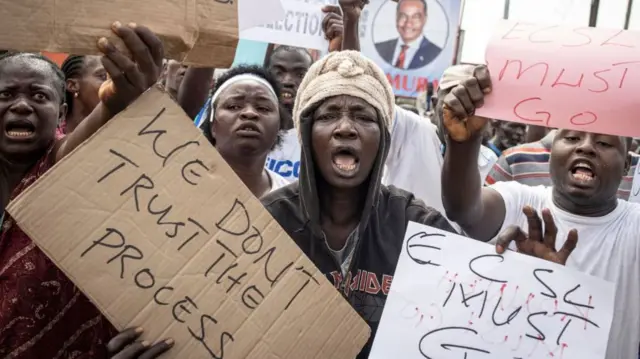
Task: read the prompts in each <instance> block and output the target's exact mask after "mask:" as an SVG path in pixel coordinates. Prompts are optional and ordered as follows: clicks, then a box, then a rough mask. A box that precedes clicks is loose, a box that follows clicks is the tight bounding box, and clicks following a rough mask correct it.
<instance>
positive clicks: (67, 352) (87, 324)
mask: <svg viewBox="0 0 640 359" xmlns="http://www.w3.org/2000/svg"><path fill="white" fill-rule="evenodd" d="M113 31H114V33H115V34H117V35H118V36H119V37H120V38H122V40H123V41H124V43H125V44H126V46H127V48H128V49H129V51H130V53H131V54H132V56H133V60H130V59H129V57H127V56H126V55H125V54H123V53H121V52H120V51H118V50H117V49H116V48H115V47H114V46H113V45H112V44H110V43H109V42H108V41H107V40H106V39H100V41H99V42H98V45H99V49H100V51H101V52H102V53H103V54H104V56H103V57H102V64H103V66H104V68H105V71H106V72H107V73H109V75H110V76H111V78H112V82H111V83H110V86H112V87H111V90H112V91H105V92H104V93H103V96H102V98H100V101H99V102H98V103H97V105H96V106H94V107H95V108H93V111H92V112H91V113H90V114H89V115H88V116H87V117H86V118H84V119H81V121H78V124H77V127H76V128H75V130H74V131H73V132H71V133H70V134H69V135H67V136H65V137H64V138H63V139H56V128H57V125H58V122H59V121H60V120H61V119H64V118H65V115H66V113H67V105H66V104H65V76H64V74H63V73H62V72H61V71H60V70H59V69H58V67H57V66H56V65H55V64H54V63H52V62H51V61H49V60H48V59H46V58H45V57H42V56H40V55H35V54H30V53H9V54H6V55H4V56H3V57H2V58H0V123H1V125H2V127H3V131H0V159H1V161H0V171H1V175H0V198H1V203H2V212H3V213H4V209H5V208H6V206H7V204H8V203H9V201H10V200H12V199H14V198H15V197H16V196H18V195H19V194H20V193H22V192H23V191H25V190H26V189H27V188H28V187H29V186H30V185H31V184H33V183H34V182H35V181H36V180H37V179H38V178H39V177H41V176H42V175H43V174H44V173H45V172H46V171H47V170H49V169H50V168H51V167H52V166H53V165H54V164H55V163H56V162H58V161H60V160H61V159H62V158H63V157H64V156H66V155H67V154H69V153H70V152H71V151H73V150H74V149H75V148H76V147H77V146H78V145H80V144H81V143H82V142H83V141H84V140H86V139H87V138H89V137H90V136H91V135H92V134H93V133H95V132H96V131H97V130H98V129H99V128H100V127H101V126H103V125H104V124H105V123H106V122H107V121H108V120H109V119H111V118H112V117H113V116H114V115H116V114H117V113H119V112H120V111H122V110H123V109H124V108H125V107H126V106H127V105H128V104H130V103H131V102H132V101H134V100H135V99H136V98H137V97H138V96H139V95H140V94H141V93H143V92H144V91H145V90H146V89H148V88H149V87H150V86H152V85H153V84H154V83H155V82H156V80H157V78H158V75H159V73H160V70H161V66H162V56H163V47H162V43H161V42H160V40H159V39H158V38H157V37H156V36H155V35H154V34H153V33H152V32H151V31H150V30H149V29H147V28H145V27H142V26H135V25H131V26H122V25H120V24H119V23H115V24H114V26H113ZM92 91H95V89H92ZM74 98H75V97H74ZM0 293H1V295H0V357H1V358H25V359H42V358H47V359H49V358H51V359H58V358H71V357H77V358H91V359H94V358H98V359H102V358H108V357H111V356H113V357H114V358H118V359H129V358H136V357H138V355H142V356H141V357H142V358H146V359H148V358H154V357H156V356H157V355H159V353H160V352H162V351H164V350H166V349H167V348H168V347H169V346H170V344H171V342H161V343H160V344H157V345H155V346H153V347H151V348H150V347H149V346H148V345H146V344H145V343H142V342H135V339H136V338H137V337H138V336H139V335H140V331H139V330H136V329H132V330H128V331H125V332H123V333H122V334H120V335H117V336H115V335H116V334H117V333H116V331H115V329H114V328H113V327H112V326H111V324H110V323H109V322H108V321H107V320H106V319H105V318H104V317H103V316H102V314H101V313H100V311H99V310H98V309H96V308H95V307H94V306H93V304H91V302H90V301H89V300H88V299H87V298H86V297H85V296H84V295H83V294H82V293H81V292H80V291H79V290H78V289H77V288H76V287H75V286H74V285H73V283H72V282H71V281H70V280H69V278H67V277H66V276H65V275H64V273H63V272H62V271H61V270H59V269H58V268H57V267H56V266H55V265H54V264H53V263H52V262H51V261H50V260H49V259H48V258H47V257H46V255H45V254H44V253H42V252H41V251H40V250H39V249H38V247H36V245H35V244H34V243H33V242H32V241H31V240H30V239H29V237H28V236H27V235H26V234H25V233H24V232H23V231H22V230H21V229H20V227H19V226H18V225H17V224H16V223H15V222H14V220H13V219H12V218H11V217H10V216H9V215H8V214H7V213H4V214H3V223H2V233H1V235H0ZM114 336H115V338H114ZM112 338H113V340H112V341H111V343H109V346H107V343H108V342H109V341H110V339H112Z"/></svg>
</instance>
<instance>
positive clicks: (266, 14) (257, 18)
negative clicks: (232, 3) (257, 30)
mask: <svg viewBox="0 0 640 359" xmlns="http://www.w3.org/2000/svg"><path fill="white" fill-rule="evenodd" d="M236 1H240V2H239V3H238V30H239V31H242V30H246V29H250V28H252V27H256V26H260V25H264V24H266V23H269V22H273V21H278V20H282V19H284V15H285V12H284V8H283V7H282V3H281V2H280V0H236Z"/></svg>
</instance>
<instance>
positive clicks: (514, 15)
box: [459, 0, 640, 63]
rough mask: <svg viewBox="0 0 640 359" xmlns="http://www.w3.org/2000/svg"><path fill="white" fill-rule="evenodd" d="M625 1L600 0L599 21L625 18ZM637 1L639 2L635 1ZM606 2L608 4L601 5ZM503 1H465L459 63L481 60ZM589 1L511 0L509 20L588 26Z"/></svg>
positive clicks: (639, 14)
mask: <svg viewBox="0 0 640 359" xmlns="http://www.w3.org/2000/svg"><path fill="white" fill-rule="evenodd" d="M627 1H628V0H600V2H601V5H600V8H601V9H604V8H606V9H607V10H606V11H605V15H603V18H602V19H600V18H598V23H600V21H602V23H603V24H605V23H606V24H618V22H617V21H619V19H620V18H621V19H622V23H621V24H622V26H624V18H625V14H626V6H627V5H626V4H627ZM616 2H624V3H625V4H624V10H623V13H622V17H620V14H619V10H620V8H621V7H620V4H614V6H612V7H611V8H609V6H610V5H611V4H613V3H616ZM637 2H640V0H638V1H637ZM603 3H607V6H603V5H602V4H603ZM504 5H505V0H465V1H464V8H463V9H464V10H463V13H462V24H461V27H462V30H464V38H463V39H462V49H461V53H460V57H459V58H460V62H469V63H483V62H484V50H485V48H486V46H487V43H488V42H489V39H490V38H491V33H492V31H493V26H494V25H495V23H496V22H497V21H499V20H501V19H502V18H503V15H504ZM590 11H591V0H510V2H509V15H508V16H509V19H510V20H516V21H529V22H538V23H556V24H569V25H578V26H588V25H589V13H590ZM637 17H638V26H639V27H640V5H638V10H637ZM608 27H611V26H608Z"/></svg>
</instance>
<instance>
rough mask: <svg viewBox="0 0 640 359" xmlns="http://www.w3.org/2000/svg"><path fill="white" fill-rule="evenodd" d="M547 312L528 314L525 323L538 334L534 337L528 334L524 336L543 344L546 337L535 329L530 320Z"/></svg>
mask: <svg viewBox="0 0 640 359" xmlns="http://www.w3.org/2000/svg"><path fill="white" fill-rule="evenodd" d="M547 314H548V312H538V313H531V314H529V316H528V317H527V322H529V325H530V326H531V328H533V329H534V330H535V331H536V332H538V336H537V337H534V336H533V335H530V334H525V335H526V336H527V337H529V338H531V339H534V340H539V341H541V342H544V341H545V339H547V337H546V336H545V335H544V333H543V332H541V331H540V329H538V327H536V326H535V325H533V323H532V322H531V318H533V317H537V316H540V315H543V316H544V315H547Z"/></svg>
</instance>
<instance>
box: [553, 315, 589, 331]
mask: <svg viewBox="0 0 640 359" xmlns="http://www.w3.org/2000/svg"><path fill="white" fill-rule="evenodd" d="M553 315H564V316H567V317H571V318H575V319H579V320H582V321H584V322H585V323H589V324H591V325H593V326H594V327H596V328H600V326H599V325H598V324H596V323H594V322H593V321H591V320H589V319H587V318H585V317H582V316H579V315H575V314H572V313H567V312H555V313H553Z"/></svg>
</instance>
